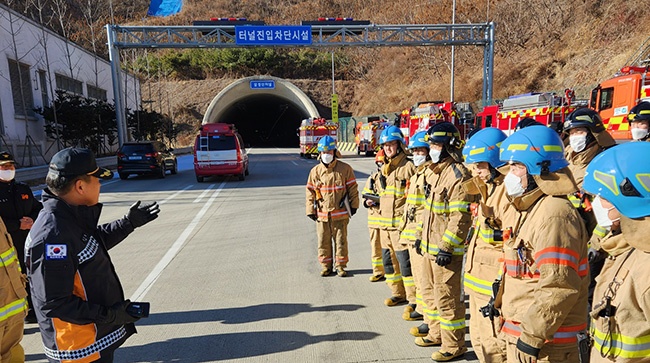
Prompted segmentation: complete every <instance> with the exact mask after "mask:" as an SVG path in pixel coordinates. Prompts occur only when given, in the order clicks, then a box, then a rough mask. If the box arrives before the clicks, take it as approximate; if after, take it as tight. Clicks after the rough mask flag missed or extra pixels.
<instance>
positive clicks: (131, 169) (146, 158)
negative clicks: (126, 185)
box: [117, 141, 178, 180]
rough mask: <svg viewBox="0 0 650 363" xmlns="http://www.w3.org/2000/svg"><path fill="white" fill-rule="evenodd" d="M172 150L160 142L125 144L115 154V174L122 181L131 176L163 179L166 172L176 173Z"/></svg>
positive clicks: (174, 156) (176, 165)
mask: <svg viewBox="0 0 650 363" xmlns="http://www.w3.org/2000/svg"><path fill="white" fill-rule="evenodd" d="M172 151H174V149H172V148H167V147H166V146H165V144H163V143H162V142H160V141H139V142H127V143H124V144H123V145H122V147H121V148H120V150H119V151H118V152H117V173H118V174H119V175H120V179H122V180H124V179H127V178H128V177H129V175H131V174H137V175H145V174H149V175H155V176H158V177H159V178H164V177H165V174H166V172H167V170H169V171H170V172H171V173H172V174H176V173H177V172H178V163H177V162H176V155H174V154H173V153H172Z"/></svg>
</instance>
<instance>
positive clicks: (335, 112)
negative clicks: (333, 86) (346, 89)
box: [332, 93, 339, 122]
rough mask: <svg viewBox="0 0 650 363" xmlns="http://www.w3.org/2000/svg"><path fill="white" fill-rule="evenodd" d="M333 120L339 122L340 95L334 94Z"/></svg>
mask: <svg viewBox="0 0 650 363" xmlns="http://www.w3.org/2000/svg"><path fill="white" fill-rule="evenodd" d="M332 122H339V95H337V94H336V93H334V94H332Z"/></svg>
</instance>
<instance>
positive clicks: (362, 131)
mask: <svg viewBox="0 0 650 363" xmlns="http://www.w3.org/2000/svg"><path fill="white" fill-rule="evenodd" d="M389 125H390V122H389V121H388V120H382V119H381V118H380V117H379V116H369V117H368V122H361V121H359V123H357V126H356V128H355V137H354V141H355V142H356V144H357V155H360V154H361V153H365V154H366V156H373V155H374V154H375V153H376V152H377V151H379V144H378V143H377V141H378V140H379V137H380V136H381V133H382V131H384V129H385V128H387V127H388V126H389Z"/></svg>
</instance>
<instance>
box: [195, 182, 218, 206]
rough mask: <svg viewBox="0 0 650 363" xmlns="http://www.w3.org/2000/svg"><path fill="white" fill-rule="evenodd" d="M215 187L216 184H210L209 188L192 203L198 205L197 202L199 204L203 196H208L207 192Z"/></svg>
mask: <svg viewBox="0 0 650 363" xmlns="http://www.w3.org/2000/svg"><path fill="white" fill-rule="evenodd" d="M215 185H217V184H210V186H209V187H208V189H206V190H204V191H203V193H201V195H199V196H198V197H197V198H196V199H194V201H193V202H192V203H198V202H200V201H201V199H203V197H205V195H206V194H208V192H209V191H210V189H212V188H214V186H215Z"/></svg>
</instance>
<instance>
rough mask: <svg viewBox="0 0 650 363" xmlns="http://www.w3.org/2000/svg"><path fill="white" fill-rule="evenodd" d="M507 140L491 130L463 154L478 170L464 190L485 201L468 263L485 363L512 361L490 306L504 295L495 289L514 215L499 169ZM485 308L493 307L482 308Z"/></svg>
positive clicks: (473, 332)
mask: <svg viewBox="0 0 650 363" xmlns="http://www.w3.org/2000/svg"><path fill="white" fill-rule="evenodd" d="M505 139H506V134H504V133H503V132H502V131H501V130H499V129H496V128H485V129H482V130H481V131H479V132H478V133H477V134H476V135H474V136H473V137H472V138H471V139H470V140H468V141H467V145H466V146H465V148H464V149H463V156H464V157H465V163H467V164H470V165H472V166H473V167H474V169H475V170H476V171H475V174H476V175H477V176H475V177H473V178H472V179H470V180H468V181H467V182H465V183H464V184H463V188H464V189H465V190H466V191H467V193H468V194H472V195H478V196H480V203H479V204H478V206H476V208H473V209H472V215H473V219H474V223H473V226H474V229H473V235H472V234H470V235H468V238H469V246H468V247H467V258H466V263H465V276H464V277H465V278H464V286H465V291H467V292H468V294H469V298H470V299H469V311H470V315H471V318H470V320H469V324H470V330H469V331H470V336H471V340H472V347H474V352H476V356H477V357H478V359H479V361H480V362H488V363H490V362H492V363H496V362H506V342H505V341H504V340H503V339H502V337H500V336H498V334H497V333H498V328H499V327H498V319H497V321H496V322H495V319H494V318H495V317H496V316H498V315H499V314H498V312H496V311H495V310H490V309H489V308H490V306H489V305H488V304H489V303H490V298H492V297H496V295H497V293H498V291H493V289H492V285H493V281H494V280H496V279H498V278H500V268H499V266H500V265H502V264H503V263H502V260H503V221H504V220H505V221H507V220H508V218H511V215H513V214H514V211H513V208H512V206H510V204H509V202H508V199H507V198H506V195H505V187H504V185H503V178H504V176H503V174H501V173H500V172H499V171H498V170H497V169H498V168H500V167H502V166H503V165H504V163H503V162H502V161H501V160H499V146H500V145H501V142H503V140H505ZM493 302H494V300H493V301H492V303H493ZM484 306H488V307H487V308H484V309H481V308H482V307H484ZM481 315H484V316H485V317H489V318H490V319H483V318H482V317H481ZM495 323H496V324H497V326H495Z"/></svg>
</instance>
